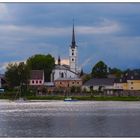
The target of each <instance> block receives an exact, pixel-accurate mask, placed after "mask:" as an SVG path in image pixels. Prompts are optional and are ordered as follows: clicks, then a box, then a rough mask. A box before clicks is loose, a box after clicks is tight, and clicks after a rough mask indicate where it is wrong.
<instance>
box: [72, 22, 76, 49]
mask: <svg viewBox="0 0 140 140" xmlns="http://www.w3.org/2000/svg"><path fill="white" fill-rule="evenodd" d="M75 46H76V42H75V32H74V21H73V31H72V42H71V47H72V48H75Z"/></svg>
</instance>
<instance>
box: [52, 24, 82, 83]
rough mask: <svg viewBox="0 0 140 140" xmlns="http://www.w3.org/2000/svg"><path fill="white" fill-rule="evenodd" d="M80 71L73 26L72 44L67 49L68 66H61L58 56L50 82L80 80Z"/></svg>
mask: <svg viewBox="0 0 140 140" xmlns="http://www.w3.org/2000/svg"><path fill="white" fill-rule="evenodd" d="M80 72H81V70H80V69H79V68H78V47H77V45H76V41H75V31H74V24H73V29H72V42H71V45H70V47H69V65H61V59H60V56H59V57H58V63H57V64H56V65H55V68H54V69H53V70H52V73H51V82H55V81H61V80H62V81H63V80H81V79H80V78H79V77H80Z"/></svg>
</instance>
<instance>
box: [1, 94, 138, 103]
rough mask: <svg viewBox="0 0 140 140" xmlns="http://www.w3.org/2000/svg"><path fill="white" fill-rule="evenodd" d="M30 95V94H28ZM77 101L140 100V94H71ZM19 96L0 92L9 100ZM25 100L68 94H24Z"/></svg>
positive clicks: (52, 97)
mask: <svg viewBox="0 0 140 140" xmlns="http://www.w3.org/2000/svg"><path fill="white" fill-rule="evenodd" d="M26 95H28V94H26ZM69 97H71V98H72V99H73V100H76V101H140V96H96V95H88V96H69ZM18 98H19V97H18V96H15V94H13V93H10V92H9V93H3V94H0V99H7V100H17V99H18ZM22 98H23V99H25V100H42V101H43V100H64V99H65V98H66V96H64V95H47V96H36V95H28V96H22Z"/></svg>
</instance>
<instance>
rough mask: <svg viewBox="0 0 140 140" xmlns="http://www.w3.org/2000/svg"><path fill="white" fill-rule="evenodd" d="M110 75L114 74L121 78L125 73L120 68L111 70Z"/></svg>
mask: <svg viewBox="0 0 140 140" xmlns="http://www.w3.org/2000/svg"><path fill="white" fill-rule="evenodd" d="M109 74H113V75H115V76H116V77H117V78H120V77H121V75H122V74H123V72H122V71H121V70H120V69H118V68H109Z"/></svg>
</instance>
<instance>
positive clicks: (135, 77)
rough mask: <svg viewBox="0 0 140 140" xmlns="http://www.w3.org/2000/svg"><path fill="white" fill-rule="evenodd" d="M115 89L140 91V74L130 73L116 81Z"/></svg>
mask: <svg viewBox="0 0 140 140" xmlns="http://www.w3.org/2000/svg"><path fill="white" fill-rule="evenodd" d="M114 87H115V88H116V89H117V88H118V89H123V90H140V74H139V73H137V72H135V71H129V72H127V73H125V74H124V75H122V77H121V78H119V79H117V80H116V81H115V83H114Z"/></svg>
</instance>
